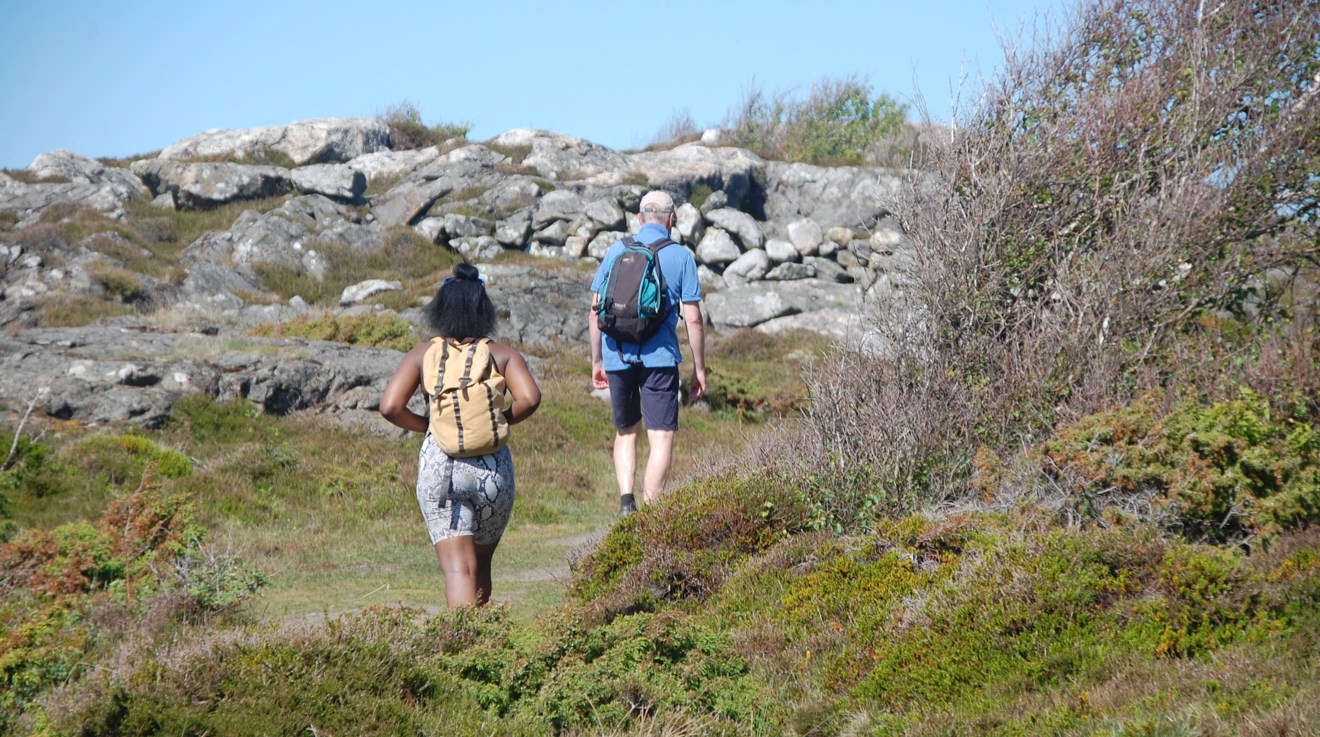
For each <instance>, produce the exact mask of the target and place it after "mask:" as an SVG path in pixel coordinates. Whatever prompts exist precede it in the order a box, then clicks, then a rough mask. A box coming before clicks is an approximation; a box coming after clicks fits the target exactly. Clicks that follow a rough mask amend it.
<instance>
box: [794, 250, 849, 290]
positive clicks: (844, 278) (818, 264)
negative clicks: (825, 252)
mask: <svg viewBox="0 0 1320 737" xmlns="http://www.w3.org/2000/svg"><path fill="white" fill-rule="evenodd" d="M802 262H803V263H804V264H807V265H808V266H810V267H812V268H813V269H815V270H816V278H817V279H822V280H825V281H832V282H837V283H839V284H847V283H849V282H851V281H852V280H853V279H852V276H850V275H849V274H848V272H847V271H846V270H845V269H844V268H843V267H842V266H840V265H839V264H838V263H836V262H834V261H831V260H830V259H827V258H822V257H820V256H808V257H806V258H805V259H803V260H802Z"/></svg>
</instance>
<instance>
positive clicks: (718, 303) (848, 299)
mask: <svg viewBox="0 0 1320 737" xmlns="http://www.w3.org/2000/svg"><path fill="white" fill-rule="evenodd" d="M706 305H707V308H708V311H709V313H710V319H711V324H712V325H713V326H714V327H715V328H716V329H717V330H720V331H722V332H724V331H729V330H734V329H738V328H746V327H755V326H757V325H760V324H761V323H764V322H768V321H770V320H773V319H775V318H780V317H784V316H786V315H794V314H800V313H812V312H818V311H820V310H825V309H837V310H843V311H848V312H853V313H856V312H858V311H859V309H860V306H861V290H860V289H858V288H857V287H855V286H853V285H850V284H831V283H828V282H821V281H818V280H815V279H807V280H801V281H787V282H774V283H762V284H756V285H748V286H743V287H734V288H730V289H727V290H724V291H722V292H718V293H715V294H712V295H710V296H709V297H708V298H707V300H706Z"/></svg>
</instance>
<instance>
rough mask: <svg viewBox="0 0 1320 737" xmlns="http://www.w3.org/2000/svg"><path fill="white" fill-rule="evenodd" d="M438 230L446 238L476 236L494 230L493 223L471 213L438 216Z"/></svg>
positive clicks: (488, 233)
mask: <svg viewBox="0 0 1320 737" xmlns="http://www.w3.org/2000/svg"><path fill="white" fill-rule="evenodd" d="M440 231H441V233H442V234H443V237H444V238H446V239H453V238H476V237H478V236H483V235H491V234H492V233H494V232H495V223H493V222H491V221H489V220H486V219H485V218H479V217H473V216H471V215H454V214H452V213H451V214H448V215H445V216H444V217H443V218H440Z"/></svg>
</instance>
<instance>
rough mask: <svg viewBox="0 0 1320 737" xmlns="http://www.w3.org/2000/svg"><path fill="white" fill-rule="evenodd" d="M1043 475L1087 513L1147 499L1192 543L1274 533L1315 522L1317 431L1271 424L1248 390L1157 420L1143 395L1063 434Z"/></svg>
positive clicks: (1319, 506)
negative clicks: (1057, 483) (1075, 498)
mask: <svg viewBox="0 0 1320 737" xmlns="http://www.w3.org/2000/svg"><path fill="white" fill-rule="evenodd" d="M1043 453H1044V455H1043V460H1044V461H1045V463H1046V465H1045V470H1046V472H1047V473H1048V474H1049V475H1050V476H1051V477H1053V478H1055V479H1058V480H1060V481H1062V482H1064V483H1065V484H1066V485H1067V487H1068V488H1069V490H1070V491H1072V492H1073V493H1076V494H1078V495H1079V499H1080V501H1082V502H1085V503H1087V504H1088V505H1090V506H1091V508H1092V511H1093V513H1094V511H1098V508H1099V507H1102V506H1107V505H1120V504H1121V503H1122V502H1124V501H1127V500H1130V499H1133V498H1144V497H1151V498H1152V505H1153V509H1152V512H1153V514H1154V516H1155V517H1156V518H1157V519H1159V520H1161V521H1163V523H1164V524H1166V525H1167V526H1169V527H1170V528H1172V529H1175V530H1178V531H1179V532H1181V533H1182V534H1183V535H1185V536H1187V537H1189V538H1192V539H1197V540H1207V541H1211V542H1225V541H1233V540H1241V539H1244V538H1248V537H1251V536H1256V535H1264V536H1270V535H1276V534H1278V533H1279V532H1281V531H1284V530H1289V529H1296V528H1298V527H1301V526H1304V525H1306V524H1313V523H1315V522H1317V521H1320V432H1317V430H1316V428H1315V427H1314V426H1312V425H1309V424H1306V423H1303V422H1299V421H1295V420H1291V419H1285V420H1282V421H1280V420H1277V419H1274V418H1273V417H1272V415H1271V412H1270V406H1269V402H1268V401H1266V400H1265V398H1263V397H1260V396H1257V395H1255V394H1253V393H1251V392H1249V391H1244V392H1243V394H1242V396H1241V398H1239V399H1236V400H1232V401H1227V402H1217V403H1215V404H1213V405H1211V406H1209V407H1202V406H1199V405H1197V404H1195V403H1192V402H1187V403H1183V404H1181V405H1179V406H1178V407H1176V408H1175V409H1174V410H1173V411H1172V412H1170V413H1168V414H1164V415H1161V413H1160V412H1159V402H1158V400H1157V399H1156V398H1154V397H1153V396H1149V397H1147V398H1145V399H1142V400H1139V401H1137V402H1135V403H1133V404H1131V405H1129V406H1127V407H1123V408H1120V409H1117V410H1113V411H1110V412H1103V413H1100V414H1096V415H1092V416H1089V417H1086V418H1084V419H1082V420H1081V421H1079V422H1077V423H1075V424H1073V425H1071V426H1068V427H1066V428H1063V429H1062V430H1061V431H1060V432H1059V433H1058V435H1057V437H1056V438H1054V439H1053V440H1050V441H1049V442H1047V443H1045V445H1044V447H1043Z"/></svg>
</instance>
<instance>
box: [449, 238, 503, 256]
mask: <svg viewBox="0 0 1320 737" xmlns="http://www.w3.org/2000/svg"><path fill="white" fill-rule="evenodd" d="M449 247H450V248H453V249H454V250H455V251H458V252H459V253H461V254H463V256H465V257H466V258H467V259H469V260H471V261H490V260H491V259H494V258H496V257H497V256H499V255H500V254H501V253H503V252H504V246H501V245H500V242H499V241H497V240H495V239H494V238H492V237H490V236H488V235H479V236H475V237H464V238H455V239H453V240H451V241H450V242H449Z"/></svg>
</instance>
